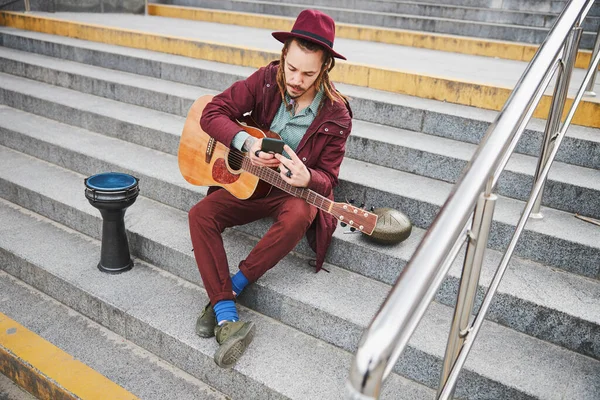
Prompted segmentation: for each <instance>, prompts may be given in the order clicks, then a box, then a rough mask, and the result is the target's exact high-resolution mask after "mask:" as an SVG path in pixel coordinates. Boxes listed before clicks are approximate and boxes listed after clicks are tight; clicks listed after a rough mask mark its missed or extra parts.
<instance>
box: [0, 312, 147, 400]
mask: <svg viewBox="0 0 600 400" xmlns="http://www.w3.org/2000/svg"><path fill="white" fill-rule="evenodd" d="M0 372H1V373H3V374H4V375H6V376H8V377H10V378H11V379H13V380H14V381H15V382H16V383H17V384H18V385H20V386H22V387H23V388H24V389H25V390H28V391H29V392H30V393H33V394H34V395H36V397H38V398H42V399H52V400H56V399H59V398H60V399H63V398H65V399H67V398H79V399H84V400H86V399H90V400H92V399H98V400H100V399H114V400H119V399H137V397H136V396H134V395H133V394H131V393H129V392H128V391H127V390H125V389H123V388H122V387H120V386H119V385H117V384H116V383H114V382H112V381H110V380H109V379H107V378H106V377H104V376H103V375H101V374H99V373H98V372H96V371H94V370H93V369H91V368H90V367H88V366H87V365H85V364H83V363H82V362H80V361H77V360H75V359H74V358H73V356H71V355H69V354H67V353H65V352H64V351H62V350H61V349H59V348H58V347H56V346H54V345H53V344H51V343H49V342H47V341H46V340H44V339H42V338H41V337H39V336H38V335H36V334H35V333H33V332H31V331H29V330H28V329H27V328H25V327H24V326H22V325H20V324H19V323H17V322H16V321H13V320H12V319H10V318H9V317H7V316H6V315H4V314H2V313H0Z"/></svg>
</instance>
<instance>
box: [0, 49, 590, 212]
mask: <svg viewBox="0 0 600 400" xmlns="http://www.w3.org/2000/svg"><path fill="white" fill-rule="evenodd" d="M0 61H2V63H0V65H2V67H0V72H5V73H13V74H15V75H16V76H21V77H26V78H29V77H31V78H33V79H35V80H38V81H42V82H45V83H49V84H53V85H58V86H62V87H67V88H70V89H73V90H77V91H81V92H84V93H89V94H95V95H99V96H102V97H107V98H109V99H113V100H118V101H122V102H125V103H134V104H136V105H139V106H146V107H148V106H150V107H152V108H160V110H161V111H163V112H167V113H175V114H179V115H181V114H184V115H186V114H187V110H185V109H183V108H185V107H189V105H190V103H191V102H192V101H193V100H195V98H197V97H196V96H199V95H201V94H206V93H211V92H210V91H206V90H199V89H197V88H195V87H190V86H188V85H183V84H176V83H170V82H168V81H164V80H160V79H157V78H150V77H143V76H139V75H133V74H130V73H124V72H118V71H113V70H106V69H104V68H99V67H93V66H87V65H83V64H79V63H75V62H70V61H64V60H58V59H55V58H51V57H47V56H40V55H35V54H29V53H25V52H22V51H18V50H11V49H2V48H0ZM169 85H173V86H175V87H174V88H173V89H172V90H169V88H168V86H169ZM9 86H10V85H9ZM36 92H37V91H36ZM51 97H52V96H51ZM64 97H65V98H66V99H67V101H70V103H71V104H75V105H76V106H75V107H79V104H78V103H77V102H74V101H73V100H70V96H64ZM96 101H97V100H94V102H96ZM109 104H110V103H109ZM114 107H115V108H118V109H121V108H122V107H123V106H122V105H121V104H119V105H115V106H114ZM97 108H98V107H97V106H94V109H97ZM137 110H138V109H136V111H137ZM119 114H127V113H126V112H125V110H123V112H119ZM138 114H139V113H138ZM46 115H48V114H46ZM71 119H72V117H70V119H69V121H70V120H71ZM128 120H129V121H132V120H133V119H132V118H131V117H129V118H128ZM150 121H152V122H155V121H154V119H151V120H150ZM65 122H66V121H65ZM178 122H179V121H178ZM69 123H71V122H69ZM182 125H183V124H182V123H181V122H179V124H178V125H174V126H173V127H172V128H171V129H170V130H171V131H173V130H176V129H177V127H180V126H182ZM153 126H157V125H156V124H155V123H153ZM158 126H161V125H158ZM364 139H369V140H364ZM140 140H141V138H140V139H138V138H134V141H135V142H136V143H139V141H140ZM171 143H172V142H171ZM140 144H144V143H140ZM172 145H174V146H173V150H172V151H169V152H170V153H173V154H174V152H176V149H177V145H176V143H172ZM352 145H354V146H352ZM148 147H151V148H156V147H155V146H153V145H150V146H148ZM399 147H400V148H399ZM475 150H476V147H475V146H474V145H470V144H465V143H461V142H456V141H453V140H444V139H442V138H438V137H432V136H430V135H425V134H420V133H412V132H408V131H398V130H397V129H393V128H385V127H382V126H378V125H375V124H372V123H360V121H357V122H356V123H355V124H354V129H353V135H352V137H351V139H350V141H349V145H348V153H347V155H348V156H349V157H353V158H355V159H358V160H361V161H368V162H372V163H375V164H381V165H384V166H387V167H390V168H395V169H399V170H402V171H406V172H412V173H417V174H419V175H423V176H427V177H431V178H435V179H441V180H444V181H448V182H451V183H455V182H456V180H457V178H458V177H459V176H460V174H461V172H462V170H463V168H464V167H465V166H466V165H467V163H468V161H469V160H470V159H471V157H472V155H473V154H474V152H475ZM436 153H437V154H436ZM424 154H425V156H424ZM427 156H429V158H428V157H427ZM536 165H537V160H536V159H534V158H532V157H527V156H521V155H515V156H513V157H512V160H511V161H510V162H509V164H508V166H507V170H506V171H505V173H504V174H503V177H502V179H501V180H500V181H499V183H498V189H497V192H498V193H499V194H502V195H506V196H508V197H513V198H517V199H520V200H527V199H528V198H529V193H530V188H531V187H532V183H533V176H534V173H535V171H536ZM599 190H600V171H596V170H591V169H586V168H578V167H574V166H567V165H564V164H562V163H559V162H557V163H555V165H554V167H553V169H552V173H551V174H550V176H549V181H548V184H547V187H546V190H545V192H544V193H545V197H544V202H543V204H544V205H547V206H549V207H553V208H557V209H560V210H563V211H569V212H579V213H581V214H583V215H587V216H590V217H593V218H600V209H599V208H598V207H597V206H596V205H595V199H596V198H598V196H600V192H599Z"/></svg>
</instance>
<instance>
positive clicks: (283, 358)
mask: <svg viewBox="0 0 600 400" xmlns="http://www.w3.org/2000/svg"><path fill="white" fill-rule="evenodd" d="M1 203H2V204H1V205H0V215H2V217H1V218H2V220H3V221H4V222H5V223H4V224H3V226H2V228H0V229H2V230H3V231H5V232H7V231H8V232H11V234H10V235H0V243H1V244H0V249H1V250H0V260H1V262H0V266H1V267H2V268H3V269H4V271H5V272H6V273H8V274H10V275H13V276H14V277H15V278H18V279H20V280H22V281H24V282H25V283H27V284H29V285H31V286H33V287H34V288H35V289H37V290H40V291H41V292H43V293H45V294H47V295H49V296H51V297H53V298H54V299H55V300H58V301H59V302H61V303H63V304H64V305H66V306H68V307H70V308H72V309H73V310H75V311H77V312H79V313H81V314H83V315H84V316H85V317H87V318H89V319H91V320H92V321H94V322H96V323H98V324H100V325H102V326H104V327H105V328H108V329H110V331H112V332H114V333H115V334H118V335H120V336H122V337H124V338H125V339H127V340H128V341H130V342H132V343H134V344H135V345H137V346H140V347H142V348H144V349H145V350H146V351H149V352H151V353H153V354H154V355H155V356H158V357H160V358H161V359H163V360H164V361H165V362H168V363H170V364H172V365H173V366H174V367H177V368H179V369H181V370H184V371H186V372H187V373H188V374H190V375H192V376H194V377H195V378H198V379H201V380H202V381H204V382H206V383H208V384H210V385H211V386H212V387H214V388H215V389H217V390H219V391H221V392H222V393H224V394H225V395H226V396H228V397H230V398H234V399H237V398H240V399H241V398H245V399H265V398H270V399H307V398H311V399H335V398H342V394H343V390H344V384H345V378H346V375H347V371H348V369H349V367H350V361H351V355H350V354H349V353H347V352H345V351H343V350H341V349H338V348H336V347H335V346H331V345H328V344H326V343H324V342H322V341H319V340H317V339H315V338H313V337H311V336H308V335H306V334H303V333H301V332H299V331H297V330H295V329H292V328H290V327H289V326H286V325H284V324H282V323H280V322H278V321H275V320H273V319H271V318H268V317H266V316H263V315H261V314H258V313H256V312H254V311H251V310H249V309H247V308H245V307H240V316H241V318H242V319H244V320H252V321H254V322H255V324H256V326H257V333H256V336H255V339H254V341H253V342H252V344H251V346H250V347H249V348H248V350H247V352H246V354H245V356H244V357H242V359H241V360H240V361H239V362H238V363H237V364H236V366H235V367H234V368H233V369H231V370H223V369H220V368H218V367H217V366H216V365H215V364H214V361H213V360H212V356H213V353H214V351H215V350H216V348H217V343H216V341H215V340H214V339H201V338H198V337H197V336H196V335H195V333H194V323H195V320H196V318H197V315H198V313H199V312H200V311H201V310H202V307H203V306H204V304H206V302H207V296H206V293H205V292H204V291H203V290H202V289H201V288H199V287H198V286H197V285H194V284H191V283H190V282H187V281H185V280H182V279H181V278H178V277H176V276H174V275H172V274H169V273H167V272H165V271H164V270H161V269H159V268H157V267H155V266H152V265H150V264H147V263H145V262H143V261H140V260H135V264H136V265H135V267H134V268H133V269H132V270H131V271H128V272H127V273H123V274H120V275H116V276H111V275H107V274H103V273H101V272H100V271H99V270H98V269H97V268H96V267H95V265H96V263H97V258H98V254H99V252H100V243H99V242H98V241H96V240H94V239H91V238H90V237H88V236H85V235H83V234H80V233H77V232H75V231H73V230H71V229H68V228H65V227H63V226H61V225H59V224H57V223H55V222H52V221H50V220H47V219H46V218H43V217H41V216H39V215H37V214H35V213H32V212H31V211H28V210H25V209H22V208H21V207H18V206H16V205H14V204H11V203H9V202H6V201H4V200H2V201H1ZM47 238H52V240H47ZM29 240H35V241H36V242H38V243H40V245H39V246H37V247H32V246H29V245H28V241H29ZM324 378H325V379H324ZM432 396H433V391H432V390H431V389H427V388H425V387H423V386H422V385H419V384H416V383H414V382H412V381H410V380H407V379H404V378H401V377H399V376H398V375H395V374H394V375H392V376H390V379H389V380H388V382H387V383H386V388H385V390H384V393H383V395H382V398H390V399H391V398H394V399H396V398H402V399H428V398H432Z"/></svg>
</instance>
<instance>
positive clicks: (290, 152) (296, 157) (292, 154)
mask: <svg viewBox="0 0 600 400" xmlns="http://www.w3.org/2000/svg"><path fill="white" fill-rule="evenodd" d="M283 150H285V152H286V153H288V154H289V155H290V157H291V158H292V161H294V162H301V161H300V158H298V156H297V155H296V153H294V150H292V148H291V147H290V146H288V145H287V144H284V145H283Z"/></svg>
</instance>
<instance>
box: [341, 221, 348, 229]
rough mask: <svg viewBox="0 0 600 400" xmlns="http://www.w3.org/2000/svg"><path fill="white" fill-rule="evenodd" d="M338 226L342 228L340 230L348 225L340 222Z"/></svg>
mask: <svg viewBox="0 0 600 400" xmlns="http://www.w3.org/2000/svg"><path fill="white" fill-rule="evenodd" d="M340 225H341V226H342V228H345V227H346V226H348V224H347V223H345V222H340Z"/></svg>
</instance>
